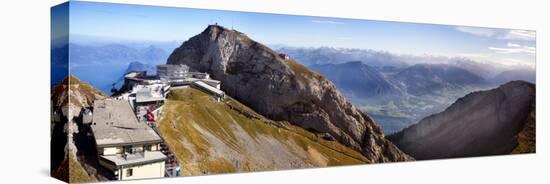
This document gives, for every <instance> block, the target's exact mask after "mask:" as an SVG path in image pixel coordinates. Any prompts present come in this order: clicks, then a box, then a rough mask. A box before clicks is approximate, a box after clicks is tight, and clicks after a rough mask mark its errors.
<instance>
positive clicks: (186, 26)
mask: <svg viewBox="0 0 550 184" xmlns="http://www.w3.org/2000/svg"><path fill="white" fill-rule="evenodd" d="M70 6H71V8H70V34H71V36H73V35H79V36H90V37H101V38H108V39H112V40H146V41H174V40H177V41H185V40H187V39H188V38H190V37H192V36H194V35H197V34H199V33H200V32H202V31H203V30H204V29H205V28H206V27H207V26H208V25H209V24H214V23H217V24H219V25H222V26H224V27H226V28H233V29H235V30H238V31H240V32H243V33H245V34H247V35H248V36H249V37H250V38H252V39H254V40H256V41H259V42H261V43H264V44H267V45H286V46H293V47H336V48H358V49H372V50H378V51H387V52H390V53H394V54H408V55H416V56H423V55H429V56H446V57H468V58H471V59H474V60H477V61H481V62H496V63H500V64H505V65H523V66H531V67H534V65H535V60H536V59H535V52H536V51H535V50H536V49H535V47H536V41H535V40H536V35H535V32H534V31H528V30H513V29H494V28H480V27H467V26H447V25H434V24H415V23H401V22H388V21H372V20H357V19H341V18H325V17H310V16H291V15H278V14H263V13H246V12H234V11H216V10H203V9H188V8H170V7H156V6H140V5H122V4H105V3H93V2H75V1H72V2H71V5H70Z"/></svg>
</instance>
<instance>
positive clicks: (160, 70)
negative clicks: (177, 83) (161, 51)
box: [157, 64, 189, 79]
mask: <svg viewBox="0 0 550 184" xmlns="http://www.w3.org/2000/svg"><path fill="white" fill-rule="evenodd" d="M187 73H189V67H188V66H187V65H170V64H162V65H157V76H158V77H159V78H161V79H177V78H184V77H187V76H186V75H187Z"/></svg>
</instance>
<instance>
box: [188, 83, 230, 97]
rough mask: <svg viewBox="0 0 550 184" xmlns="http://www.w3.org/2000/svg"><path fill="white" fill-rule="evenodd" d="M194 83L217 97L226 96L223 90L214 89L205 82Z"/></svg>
mask: <svg viewBox="0 0 550 184" xmlns="http://www.w3.org/2000/svg"><path fill="white" fill-rule="evenodd" d="M193 83H194V84H196V85H198V86H200V87H202V88H204V89H206V90H208V91H210V92H213V93H215V94H217V95H223V94H224V92H223V91H222V90H219V89H218V88H215V87H212V86H210V85H208V84H206V83H205V82H203V81H195V82H193Z"/></svg>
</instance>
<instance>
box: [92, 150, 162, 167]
mask: <svg viewBox="0 0 550 184" xmlns="http://www.w3.org/2000/svg"><path fill="white" fill-rule="evenodd" d="M101 158H103V159H105V160H107V161H109V162H111V163H112V164H114V165H115V166H117V167H118V166H132V165H143V164H149V163H155V162H161V161H165V160H167V159H168V157H166V155H164V154H162V153H161V152H160V151H151V152H149V151H145V152H143V154H141V153H137V154H129V155H128V156H126V158H124V157H122V156H121V155H107V156H105V155H104V156H101Z"/></svg>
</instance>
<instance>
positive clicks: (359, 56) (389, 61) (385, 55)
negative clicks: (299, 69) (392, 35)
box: [277, 47, 408, 67]
mask: <svg viewBox="0 0 550 184" xmlns="http://www.w3.org/2000/svg"><path fill="white" fill-rule="evenodd" d="M277 51H278V52H281V53H285V54H287V55H289V56H291V57H292V58H293V59H295V60H296V61H299V62H300V63H301V64H303V65H306V66H311V65H322V64H341V63H345V62H348V61H361V62H363V63H365V64H368V65H370V66H395V67H404V66H407V65H408V64H407V63H405V62H403V61H402V60H401V59H400V58H398V57H397V56H395V55H393V54H391V53H389V52H380V51H374V50H364V49H348V48H331V47H318V48H300V47H280V48H278V49H277Z"/></svg>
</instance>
